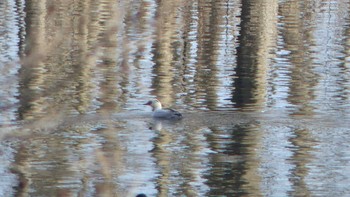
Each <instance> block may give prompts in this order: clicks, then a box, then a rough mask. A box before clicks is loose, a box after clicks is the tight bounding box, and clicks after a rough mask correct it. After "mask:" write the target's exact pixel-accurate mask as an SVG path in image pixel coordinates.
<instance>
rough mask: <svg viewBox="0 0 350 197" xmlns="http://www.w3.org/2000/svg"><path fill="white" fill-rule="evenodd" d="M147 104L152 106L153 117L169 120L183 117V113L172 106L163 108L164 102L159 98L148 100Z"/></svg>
mask: <svg viewBox="0 0 350 197" xmlns="http://www.w3.org/2000/svg"><path fill="white" fill-rule="evenodd" d="M145 105H149V106H151V107H152V111H153V114H152V116H153V118H157V119H168V120H180V119H182V114H181V113H180V112H178V111H176V110H174V109H170V108H162V104H161V103H160V101H159V100H157V99H154V100H151V101H148V102H147V103H146V104H145Z"/></svg>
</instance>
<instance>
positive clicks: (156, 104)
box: [145, 99, 162, 111]
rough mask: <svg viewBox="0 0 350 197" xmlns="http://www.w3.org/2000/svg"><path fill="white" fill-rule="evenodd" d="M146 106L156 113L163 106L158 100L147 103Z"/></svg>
mask: <svg viewBox="0 0 350 197" xmlns="http://www.w3.org/2000/svg"><path fill="white" fill-rule="evenodd" d="M145 105H149V106H151V107H152V111H155V110H158V109H162V104H161V103H160V101H158V100H157V99H154V100H150V101H148V102H147V103H145Z"/></svg>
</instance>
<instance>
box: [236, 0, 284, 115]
mask: <svg viewBox="0 0 350 197" xmlns="http://www.w3.org/2000/svg"><path fill="white" fill-rule="evenodd" d="M277 8H278V2H277V1H260V2H259V3H252V2H251V1H243V2H242V15H241V21H242V22H241V30H240V36H239V43H240V45H239V47H238V48H237V67H236V69H235V71H236V76H235V79H234V83H233V85H234V87H235V88H234V91H233V93H232V94H233V95H232V101H233V102H234V103H235V106H236V107H238V108H243V109H244V108H248V109H249V108H250V107H252V108H251V109H255V108H256V109H263V108H264V106H265V103H266V95H267V84H268V82H267V73H268V72H269V70H270V63H271V59H272V58H273V57H274V55H272V53H271V49H272V47H274V46H275V42H276V40H277V32H276V26H277V20H276V18H277Z"/></svg>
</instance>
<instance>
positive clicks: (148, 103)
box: [143, 101, 152, 105]
mask: <svg viewBox="0 0 350 197" xmlns="http://www.w3.org/2000/svg"><path fill="white" fill-rule="evenodd" d="M143 105H152V101H148V102H147V103H145V104H143Z"/></svg>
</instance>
